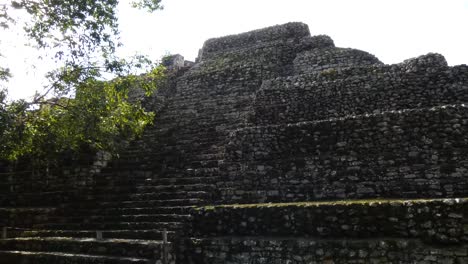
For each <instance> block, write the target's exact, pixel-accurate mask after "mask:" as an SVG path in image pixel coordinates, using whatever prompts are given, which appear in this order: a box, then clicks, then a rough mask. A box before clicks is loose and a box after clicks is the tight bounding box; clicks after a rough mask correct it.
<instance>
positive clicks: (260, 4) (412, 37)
mask: <svg viewBox="0 0 468 264" xmlns="http://www.w3.org/2000/svg"><path fill="white" fill-rule="evenodd" d="M0 1H5V0H0ZM121 2H122V3H121V4H120V9H119V18H120V26H121V32H122V33H121V40H122V42H123V43H124V45H125V46H124V48H122V49H121V50H120V53H121V54H125V55H133V54H135V53H143V54H147V55H149V56H150V57H151V58H153V59H158V58H160V57H161V56H163V55H165V54H168V53H171V54H175V53H179V54H181V55H183V56H184V57H185V58H186V59H188V60H194V59H195V57H196V56H197V53H198V49H199V48H201V46H202V45H203V42H204V41H205V40H206V39H208V38H212V37H219V36H224V35H229V34H235V33H241V32H245V31H249V30H253V29H258V28H262V27H267V26H272V25H276V24H282V23H286V22H292V21H298V22H304V23H306V24H308V25H309V28H310V31H311V34H312V35H318V34H326V35H329V36H330V37H331V38H332V39H333V40H334V41H335V45H336V46H339V47H352V48H357V49H361V50H365V51H368V52H370V53H372V54H374V55H376V56H377V57H378V58H379V59H380V60H381V61H383V62H384V63H388V64H390V63H398V62H401V61H403V60H405V59H408V58H411V57H416V56H419V55H422V54H426V53H428V52H437V53H441V54H442V55H444V56H445V58H446V59H447V61H448V63H449V64H450V65H458V64H468V0H288V1H285V0H283V1H279V0H163V4H164V6H165V8H164V10H162V11H158V12H155V13H153V14H147V13H145V12H144V11H139V10H135V9H131V8H129V4H128V2H129V1H126V0H122V1H121ZM1 39H2V41H3V43H2V47H0V48H1V49H2V52H3V53H4V54H5V55H7V58H6V60H7V62H8V65H9V66H10V67H11V68H12V71H13V74H14V75H15V78H14V79H13V80H11V82H10V85H9V86H10V87H11V89H10V91H9V93H10V96H11V97H13V98H19V97H26V96H30V95H32V94H33V92H34V90H35V89H38V88H40V83H41V76H42V75H43V73H44V71H45V70H46V69H47V65H46V63H44V62H36V68H32V67H30V66H28V65H31V62H34V61H33V60H32V59H31V58H32V57H34V52H33V51H31V50H28V49H27V48H24V47H23V43H21V41H20V40H21V35H18V32H15V33H13V32H10V33H8V34H6V35H5V37H3V36H2V37H1ZM5 40H8V42H5ZM5 43H8V45H7V46H8V47H5ZM5 51H6V52H5ZM4 59H5V58H4Z"/></svg>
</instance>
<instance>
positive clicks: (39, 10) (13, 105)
mask: <svg viewBox="0 0 468 264" xmlns="http://www.w3.org/2000/svg"><path fill="white" fill-rule="evenodd" d="M160 2H161V0H140V1H138V2H132V3H131V4H132V6H134V7H136V8H140V9H146V10H148V11H150V12H153V11H155V10H157V9H161V8H162V6H161V5H160ZM117 4H118V0H13V1H10V3H9V4H1V3H0V28H4V29H5V28H8V27H9V25H10V24H12V23H15V20H14V18H13V17H12V16H11V15H10V14H11V13H12V12H14V11H15V10H23V11H26V13H27V14H28V15H29V16H30V20H29V21H28V22H27V23H26V24H25V25H24V29H25V32H26V34H27V36H28V37H29V38H30V40H32V41H33V42H34V43H35V46H36V47H37V48H38V49H44V50H47V51H49V52H50V54H51V55H52V56H53V58H54V59H55V61H56V63H57V64H58V65H61V66H60V67H58V68H57V69H56V70H53V71H50V72H49V73H48V74H47V76H46V77H47V78H48V80H49V85H48V86H46V87H45V89H44V91H43V92H42V93H37V94H36V95H35V96H34V98H33V99H32V100H30V101H26V100H18V101H9V100H8V98H7V93H6V91H5V90H2V91H0V144H1V145H0V158H2V159H9V160H15V159H18V158H19V157H24V156H26V157H30V158H33V159H36V160H47V161H51V160H54V159H56V158H58V157H60V155H61V154H62V153H64V152H70V151H72V152H78V151H80V150H81V149H83V148H87V149H89V148H91V149H94V150H98V149H104V150H110V151H112V150H115V149H116V147H117V145H116V144H117V142H118V140H117V139H119V138H122V137H125V138H127V139H131V138H133V137H135V136H137V135H139V134H140V133H141V132H142V131H143V128H144V127H145V125H147V124H149V123H151V122H152V120H153V118H154V113H151V112H146V111H145V110H144V108H143V107H142V106H141V104H140V102H134V101H132V100H130V97H129V93H131V92H132V90H134V89H143V90H144V91H145V94H146V95H150V94H151V93H152V92H154V91H155V89H156V88H157V86H158V84H159V83H160V82H161V81H162V80H163V78H164V67H163V66H159V65H157V64H154V63H153V62H152V61H151V60H149V59H148V58H146V57H144V56H141V55H137V56H135V57H134V58H132V59H130V60H124V59H121V58H119V57H117V56H116V55H115V50H116V47H118V46H120V45H121V43H119V42H118V35H119V31H118V19H117V16H116V8H117ZM137 71H146V72H147V73H146V74H141V75H138V74H137V73H136V72H137ZM10 76H11V73H10V71H9V69H8V68H2V67H0V81H7V80H8V78H9V77H10Z"/></svg>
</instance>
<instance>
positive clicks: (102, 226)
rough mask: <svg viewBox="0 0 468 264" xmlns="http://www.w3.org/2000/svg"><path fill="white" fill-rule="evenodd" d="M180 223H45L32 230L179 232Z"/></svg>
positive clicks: (181, 224) (34, 226) (36, 225)
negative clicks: (148, 230)
mask: <svg viewBox="0 0 468 264" xmlns="http://www.w3.org/2000/svg"><path fill="white" fill-rule="evenodd" d="M183 227H184V224H183V223H181V222H87V223H84V222H83V223H46V224H35V225H33V228H34V229H51V230H124V229H125V230H126V229H129V230H147V229H154V230H164V229H167V230H171V231H175V230H181V229H182V228H183Z"/></svg>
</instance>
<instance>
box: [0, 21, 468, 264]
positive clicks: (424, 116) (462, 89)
mask: <svg viewBox="0 0 468 264" xmlns="http://www.w3.org/2000/svg"><path fill="white" fill-rule="evenodd" d="M415 55H418V54H415ZM171 58H172V60H170V61H168V65H167V66H168V68H169V71H170V73H169V74H168V75H169V78H168V79H167V81H166V82H165V83H164V85H163V86H162V87H161V88H160V89H159V90H158V92H157V93H156V94H155V95H154V96H153V97H152V98H151V99H150V100H148V101H147V102H145V103H146V105H147V107H149V108H151V109H152V110H154V111H155V112H156V113H157V117H156V120H155V122H154V125H153V126H151V127H148V128H147V129H146V131H145V133H144V135H143V136H142V137H141V138H139V139H138V140H136V141H134V142H130V144H128V147H126V149H125V151H123V152H122V153H120V154H119V156H118V157H115V158H110V157H109V156H108V155H105V154H103V153H99V155H96V156H94V157H93V160H92V161H89V162H84V163H83V162H82V163H77V164H73V166H71V165H70V167H64V168H63V169H62V170H60V171H55V172H48V173H46V174H45V173H38V172H31V171H27V170H21V169H20V168H16V170H11V169H8V168H7V166H4V167H2V168H1V171H0V172H1V174H0V177H1V181H0V227H1V235H2V237H1V238H0V264H17V263H18V264H58V263H67V264H87V263H93V264H96V263H106V264H130V263H135V264H136V263H138V264H143V263H144V264H223V263H226V264H301V263H306V264H312V263H328V264H332V263H333V264H337V263H420V264H430V263H431V264H432V263H443V264H466V263H468V105H465V103H468V66H466V65H459V66H453V67H449V66H448V65H447V62H446V60H445V58H444V57H443V56H442V55H439V54H435V53H430V54H427V55H423V56H420V57H416V58H411V59H408V60H406V61H404V62H402V63H398V64H392V65H388V64H384V63H382V62H381V61H379V59H378V58H376V57H375V56H373V55H372V54H369V53H367V52H365V51H361V50H357V49H352V48H340V47H335V45H334V42H333V40H332V39H331V38H330V37H328V36H325V35H318V36H311V34H310V32H309V29H308V26H307V25H305V24H303V23H288V24H284V25H278V26H272V27H268V28H264V29H259V30H254V31H250V32H247V33H242V34H238V35H231V36H226V37H221V38H214V39H209V40H207V41H206V42H205V43H204V45H203V47H202V48H201V49H200V52H199V56H198V58H197V60H196V61H195V62H188V61H185V60H184V58H183V57H182V56H181V55H174V56H172V57H171Z"/></svg>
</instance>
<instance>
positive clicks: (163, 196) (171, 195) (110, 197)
mask: <svg viewBox="0 0 468 264" xmlns="http://www.w3.org/2000/svg"><path fill="white" fill-rule="evenodd" d="M210 197H211V193H209V192H205V191H176V190H174V191H172V192H171V191H169V192H153V193H151V192H147V193H136V194H96V195H89V196H88V197H87V200H92V201H102V202H104V201H148V200H174V199H192V198H200V199H208V198H210Z"/></svg>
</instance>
